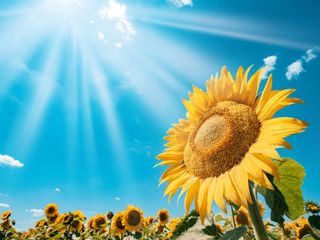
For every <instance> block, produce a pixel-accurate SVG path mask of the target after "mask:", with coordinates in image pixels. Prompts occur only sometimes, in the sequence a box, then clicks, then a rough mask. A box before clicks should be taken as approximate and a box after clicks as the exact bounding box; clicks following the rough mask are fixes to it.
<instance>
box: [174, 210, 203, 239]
mask: <svg viewBox="0 0 320 240" xmlns="http://www.w3.org/2000/svg"><path fill="white" fill-rule="evenodd" d="M198 219H199V214H198V213H197V212H196V211H195V210H193V211H191V212H190V213H189V214H188V215H187V216H186V217H185V218H184V219H183V220H182V221H181V223H179V224H178V225H177V227H176V230H175V231H174V232H173V236H174V237H175V238H176V237H179V236H180V235H181V234H182V233H184V232H186V231H188V229H189V228H191V227H193V226H194V225H195V224H196V222H197V221H198Z"/></svg>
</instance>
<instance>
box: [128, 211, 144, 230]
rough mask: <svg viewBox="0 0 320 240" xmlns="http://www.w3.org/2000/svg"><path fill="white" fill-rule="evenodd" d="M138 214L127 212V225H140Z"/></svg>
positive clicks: (136, 212)
mask: <svg viewBox="0 0 320 240" xmlns="http://www.w3.org/2000/svg"><path fill="white" fill-rule="evenodd" d="M140 219H141V217H140V213H139V212H138V211H136V210H132V211H130V212H129V214H128V223H129V224H130V225H131V226H136V225H138V224H139V223H140Z"/></svg>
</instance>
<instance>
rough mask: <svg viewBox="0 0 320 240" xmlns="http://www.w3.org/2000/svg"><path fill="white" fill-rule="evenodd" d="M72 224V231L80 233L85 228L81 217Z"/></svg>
mask: <svg viewBox="0 0 320 240" xmlns="http://www.w3.org/2000/svg"><path fill="white" fill-rule="evenodd" d="M70 226H71V231H72V232H78V233H79V232H81V230H82V229H83V224H82V221H80V220H79V219H74V220H72V222H71V223H70Z"/></svg>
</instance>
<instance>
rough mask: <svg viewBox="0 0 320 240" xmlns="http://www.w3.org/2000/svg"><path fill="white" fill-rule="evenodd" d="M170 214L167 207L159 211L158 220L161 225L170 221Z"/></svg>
mask: <svg viewBox="0 0 320 240" xmlns="http://www.w3.org/2000/svg"><path fill="white" fill-rule="evenodd" d="M169 217H170V214H169V212H168V211H167V210H166V209H160V210H159V211H158V220H159V222H160V224H161V225H165V224H166V223H167V222H168V221H169Z"/></svg>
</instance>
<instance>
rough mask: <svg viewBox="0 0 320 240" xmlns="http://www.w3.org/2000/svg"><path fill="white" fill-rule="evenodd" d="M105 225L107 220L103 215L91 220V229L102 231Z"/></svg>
mask: <svg viewBox="0 0 320 240" xmlns="http://www.w3.org/2000/svg"><path fill="white" fill-rule="evenodd" d="M106 224H107V219H106V217H105V216H104V215H102V214H98V215H97V216H96V217H95V218H94V220H93V228H94V229H95V230H99V231H101V230H104V229H105V227H106Z"/></svg>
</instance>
